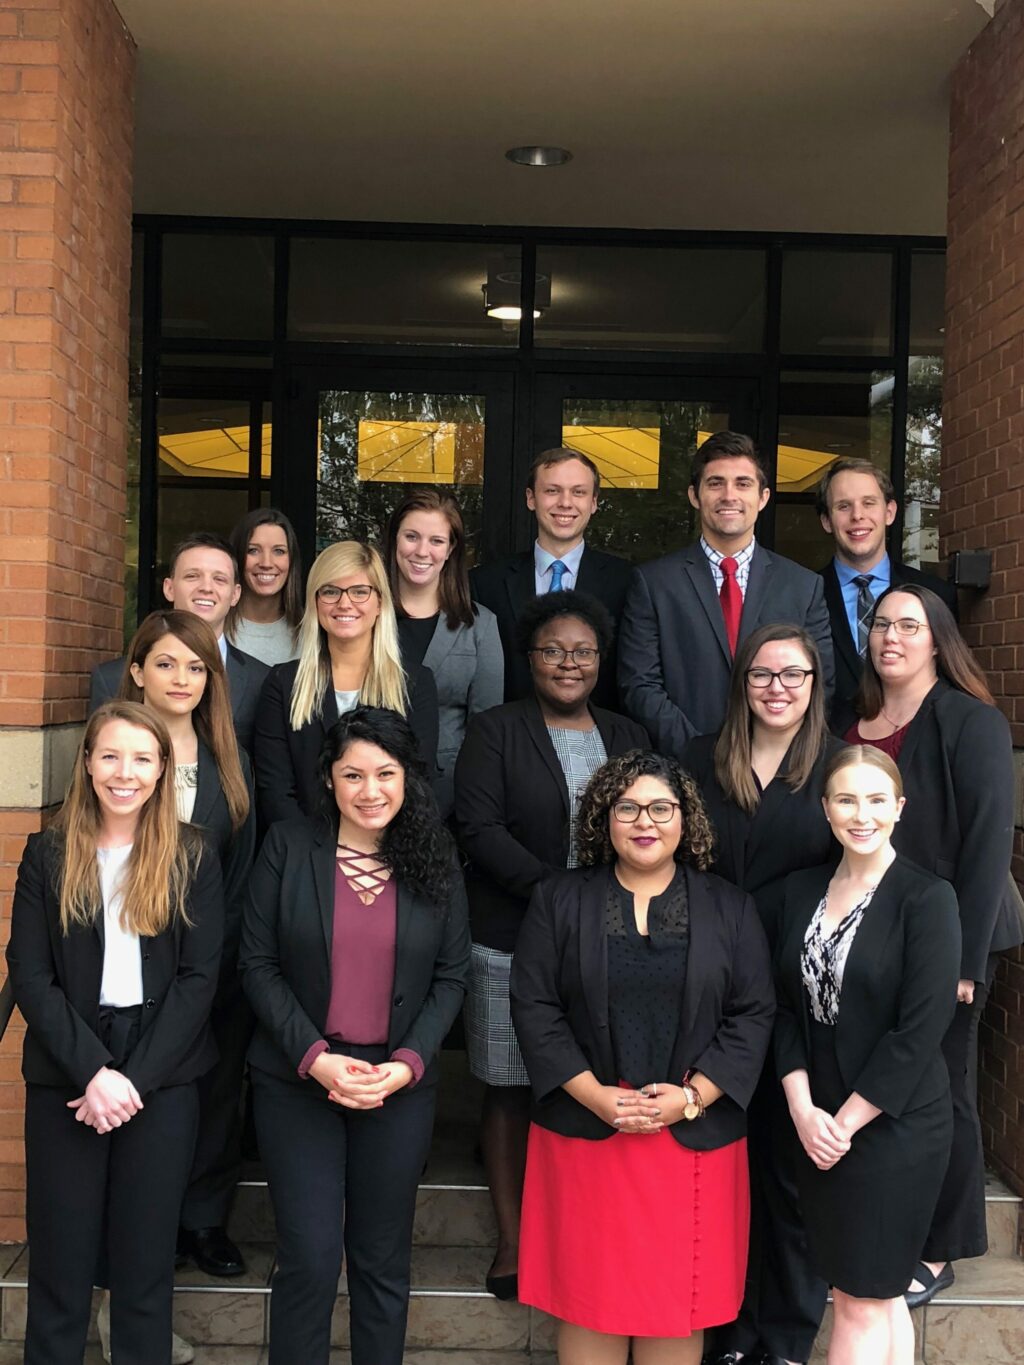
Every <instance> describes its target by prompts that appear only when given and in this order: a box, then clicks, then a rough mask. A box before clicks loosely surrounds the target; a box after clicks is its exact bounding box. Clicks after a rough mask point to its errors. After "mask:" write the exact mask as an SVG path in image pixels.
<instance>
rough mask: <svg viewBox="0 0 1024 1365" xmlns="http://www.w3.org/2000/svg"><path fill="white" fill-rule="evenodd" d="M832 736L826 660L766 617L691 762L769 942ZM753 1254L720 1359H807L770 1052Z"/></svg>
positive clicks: (826, 849)
mask: <svg viewBox="0 0 1024 1365" xmlns="http://www.w3.org/2000/svg"><path fill="white" fill-rule="evenodd" d="M841 747H842V745H841V743H840V741H839V740H837V739H834V738H833V737H832V736H831V735H830V734H829V733H828V727H827V724H826V720H825V700H824V688H823V685H822V679H821V662H820V659H819V656H818V649H817V646H816V645H815V643H814V641H813V639H812V638H811V637H810V635H808V634H807V632H806V631H805V630H803V629H801V628H800V627H799V626H793V625H786V624H779V625H770V626H761V627H760V628H759V629H757V630H756V631H754V632H753V634H751V635H749V636H748V637H747V638H746V639H745V640H744V641H743V642H742V643H741V645H740V647H739V650H738V651H737V654H736V662H735V665H734V667H733V673H732V681H731V684H730V689H729V701H728V705H727V709H726V715H725V723H724V724H723V726H722V729H721V730H720V731H719V732H718V734H715V735H701V736H699V737H698V738H696V739H694V740H691V741H690V744H689V745H688V746H687V750H686V754H685V757H684V766H685V767H686V769H687V771H688V772H689V773H690V774H691V776H692V777H693V778H694V780H695V781H696V783H697V785H698V787H699V788H700V791H701V795H702V796H703V798H704V803H705V806H706V808H707V812H708V815H709V816H710V818H711V823H712V826H713V827H714V830H715V835H716V838H715V847H714V852H713V862H712V868H713V870H714V871H715V872H717V873H718V875H719V876H721V877H724V878H725V879H726V880H727V881H730V882H732V883H733V885H735V886H738V887H740V888H741V889H742V890H744V891H747V892H749V893H750V895H751V896H753V898H754V903H755V904H756V906H757V909H758V913H759V914H760V916H761V922H762V924H763V925H764V927H765V931H766V933H767V935H768V942H769V946H770V947H771V948H772V949H773V950H774V947H775V943H776V940H777V938H778V921H779V914H780V911H781V907H782V900H783V893H784V884H785V880H786V877H787V876H789V874H790V873H791V872H796V871H797V870H798V869H800V868H802V867H817V866H819V865H820V864H821V863H824V862H826V861H827V860H828V858H829V856H830V854H831V852H832V840H831V837H830V835H829V830H828V825H827V824H826V823H825V821H824V820H823V819H822V818H821V796H822V791H823V790H824V786H823V783H824V770H825V764H826V763H827V761H828V759H829V757H830V756H831V754H832V753H834V752H836V751H837V750H839V749H840V748H841ZM747 1117H748V1124H749V1136H748V1142H749V1149H750V1180H751V1235H750V1245H751V1256H750V1268H749V1270H748V1274H747V1287H746V1292H745V1294H744V1299H743V1307H742V1308H741V1310H740V1315H739V1318H738V1319H737V1321H736V1322H735V1323H732V1324H731V1325H730V1326H728V1327H726V1328H724V1329H723V1330H722V1331H721V1332H719V1333H717V1342H716V1347H715V1353H714V1354H713V1355H712V1357H711V1358H712V1360H713V1361H715V1362H716V1365H732V1362H734V1361H736V1360H739V1359H742V1357H743V1356H745V1355H750V1356H753V1357H755V1358H756V1357H757V1354H758V1351H759V1350H761V1351H766V1352H768V1354H769V1356H770V1357H771V1358H772V1359H775V1360H779V1361H792V1362H802V1361H806V1360H808V1359H809V1358H810V1354H811V1349H812V1347H813V1345H814V1339H815V1337H816V1336H817V1333H818V1328H819V1326H820V1325H821V1317H822V1313H823V1312H824V1309H825V1300H826V1295H827V1292H828V1289H827V1286H826V1284H825V1283H824V1281H823V1280H821V1279H819V1278H818V1276H817V1275H816V1274H814V1272H813V1271H812V1269H811V1267H810V1262H809V1260H808V1255H807V1244H806V1238H805V1236H804V1230H803V1221H802V1218H801V1215H800V1207H799V1196H798V1194H797V1189H796V1175H795V1171H796V1162H797V1158H798V1156H799V1148H798V1146H797V1143H796V1138H795V1135H794V1133H793V1128H792V1124H791V1123H790V1122H789V1112H788V1109H787V1107H786V1101H785V1097H784V1095H783V1093H782V1089H781V1087H780V1085H779V1080H778V1076H777V1074H776V1072H775V1067H774V1065H773V1063H772V1059H771V1056H770V1055H769V1057H768V1059H767V1060H766V1062H765V1067H764V1072H763V1074H762V1077H761V1081H760V1083H759V1085H758V1088H757V1092H756V1094H755V1096H754V1098H753V1100H752V1101H751V1105H750V1110H749V1112H748V1116H747Z"/></svg>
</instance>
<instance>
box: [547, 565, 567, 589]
mask: <svg viewBox="0 0 1024 1365" xmlns="http://www.w3.org/2000/svg"><path fill="white" fill-rule="evenodd" d="M564 577H565V565H564V564H563V563H562V561H561V560H560V559H556V560H555V561H554V562H553V563H552V565H551V587H550V588H549V589H548V591H549V592H561V591H562V579H563V578H564Z"/></svg>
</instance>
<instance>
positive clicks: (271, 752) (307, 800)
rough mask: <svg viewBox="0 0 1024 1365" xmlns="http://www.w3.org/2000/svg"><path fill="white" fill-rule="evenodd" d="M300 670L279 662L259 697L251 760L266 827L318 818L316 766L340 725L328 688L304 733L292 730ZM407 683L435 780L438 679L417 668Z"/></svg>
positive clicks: (416, 730)
mask: <svg viewBox="0 0 1024 1365" xmlns="http://www.w3.org/2000/svg"><path fill="white" fill-rule="evenodd" d="M298 667H299V662H298V660H297V659H291V660H289V662H288V663H286V664H276V665H275V666H274V667H273V668H272V669H271V670H270V673H269V676H268V677H267V680H266V682H265V683H264V685H263V694H262V696H261V697H260V705H259V711H258V713H257V716H256V734H255V746H256V747H255V751H254V754H253V758H254V760H255V762H254V766H255V769H256V799H257V801H258V803H259V817H260V823H261V825H262V826H263V827H264V828H266V826H268V825H272V824H273V823H274V822H275V821H276V820H292V819H294V818H295V817H296V816H298V815H308V816H316V815H317V814H318V813H319V810H320V798H321V791H320V779H319V777H318V776H317V766H318V763H319V760H320V750H321V749H322V748H323V746H324V740H325V739H326V738H327V732H328V730H330V728H331V726H332V725H336V724H337V722H338V703H337V701H336V700H335V696H334V688H333V687H331V686H328V687H327V688H326V689H325V691H324V693H323V695H322V696H321V698H320V712H319V715H318V714H317V713H316V712H314V713H313V716H312V717H311V719H310V720H308V721H307V722H306V724H305V725H304V726H303V727H302V729H301V730H293V729H292V726H291V721H290V720H289V719H288V712H289V709H290V707H291V703H292V687H293V686H294V684H295V674H296V673H297V671H298ZM407 685H408V689H409V714H408V717H407V719H408V721H409V724H410V726H411V727H412V731H413V734H415V736H416V739H417V741H418V743H419V746H420V754H421V756H422V758H423V761H424V763H425V765H426V769H427V773H428V775H429V776H430V777H431V779H432V780H436V777H437V726H438V719H437V716H438V712H437V686H436V684H435V683H434V675H433V674H432V673H431V671H430V669H429V668H422V667H420V668H415V669H413V671H412V672H411V673H409V674H407Z"/></svg>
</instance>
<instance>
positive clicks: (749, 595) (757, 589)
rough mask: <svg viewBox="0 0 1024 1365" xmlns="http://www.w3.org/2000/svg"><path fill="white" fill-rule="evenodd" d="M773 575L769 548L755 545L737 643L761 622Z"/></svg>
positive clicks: (744, 595) (750, 633)
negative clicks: (765, 548) (763, 606)
mask: <svg viewBox="0 0 1024 1365" xmlns="http://www.w3.org/2000/svg"><path fill="white" fill-rule="evenodd" d="M771 575H772V559H771V555H769V553H768V551H767V550H762V549H761V547H760V545H756V544H755V546H754V553H753V555H752V556H751V558H750V573H749V574H748V575H747V590H746V592H745V593H744V594H743V614H742V616H741V617H740V633H739V639H738V640H737V644H739V642H740V641H742V640H745V639H746V637H747V636H748V635H752V634H753V632H754V631H755V630H756V629H757V627H758V625H759V624H760V617H761V607H762V605H763V604H764V602H765V599H766V597H767V596H768V584H769V582H770V580H771Z"/></svg>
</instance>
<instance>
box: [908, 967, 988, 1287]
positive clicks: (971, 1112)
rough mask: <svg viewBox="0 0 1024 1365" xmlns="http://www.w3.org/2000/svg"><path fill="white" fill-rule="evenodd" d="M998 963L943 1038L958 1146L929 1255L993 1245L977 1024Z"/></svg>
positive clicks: (977, 1252) (942, 1256)
mask: <svg viewBox="0 0 1024 1365" xmlns="http://www.w3.org/2000/svg"><path fill="white" fill-rule="evenodd" d="M998 963H999V957H998V955H996V954H993V956H991V957H990V958H989V960H988V970H987V972H986V974H985V981H984V983H983V984H982V983H977V982H976V983H975V986H974V1001H973V1003H972V1004H970V1005H957V1007H956V1013H955V1014H954V1016H953V1022H952V1023H951V1024H950V1026H949V1028H948V1029H947V1031H946V1036H945V1037H944V1038H943V1040H942V1052H943V1055H944V1056H945V1058H946V1065H947V1067H948V1068H949V1088H950V1091H951V1093H952V1096H953V1147H952V1150H951V1152H950V1154H949V1166H948V1167H947V1170H946V1178H945V1180H944V1181H943V1182H942V1192H941V1193H940V1195H939V1202H938V1204H937V1205H936V1208H935V1216H934V1217H933V1218H932V1226H931V1231H930V1232H929V1233H928V1238H927V1240H926V1242H925V1244H924V1251H923V1252H922V1253H921V1259H922V1260H924V1261H957V1260H960V1259H961V1258H962V1257H965V1256H984V1254H985V1252H986V1251H987V1250H988V1229H987V1226H986V1220H985V1153H984V1149H983V1147H982V1141H981V1120H980V1119H979V1117H978V1025H979V1024H980V1023H981V1016H982V1014H983V1013H984V1010H985V1002H986V1001H987V1000H988V995H989V991H990V990H991V989H992V981H993V979H994V977H995V973H996V967H997V966H998Z"/></svg>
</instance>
